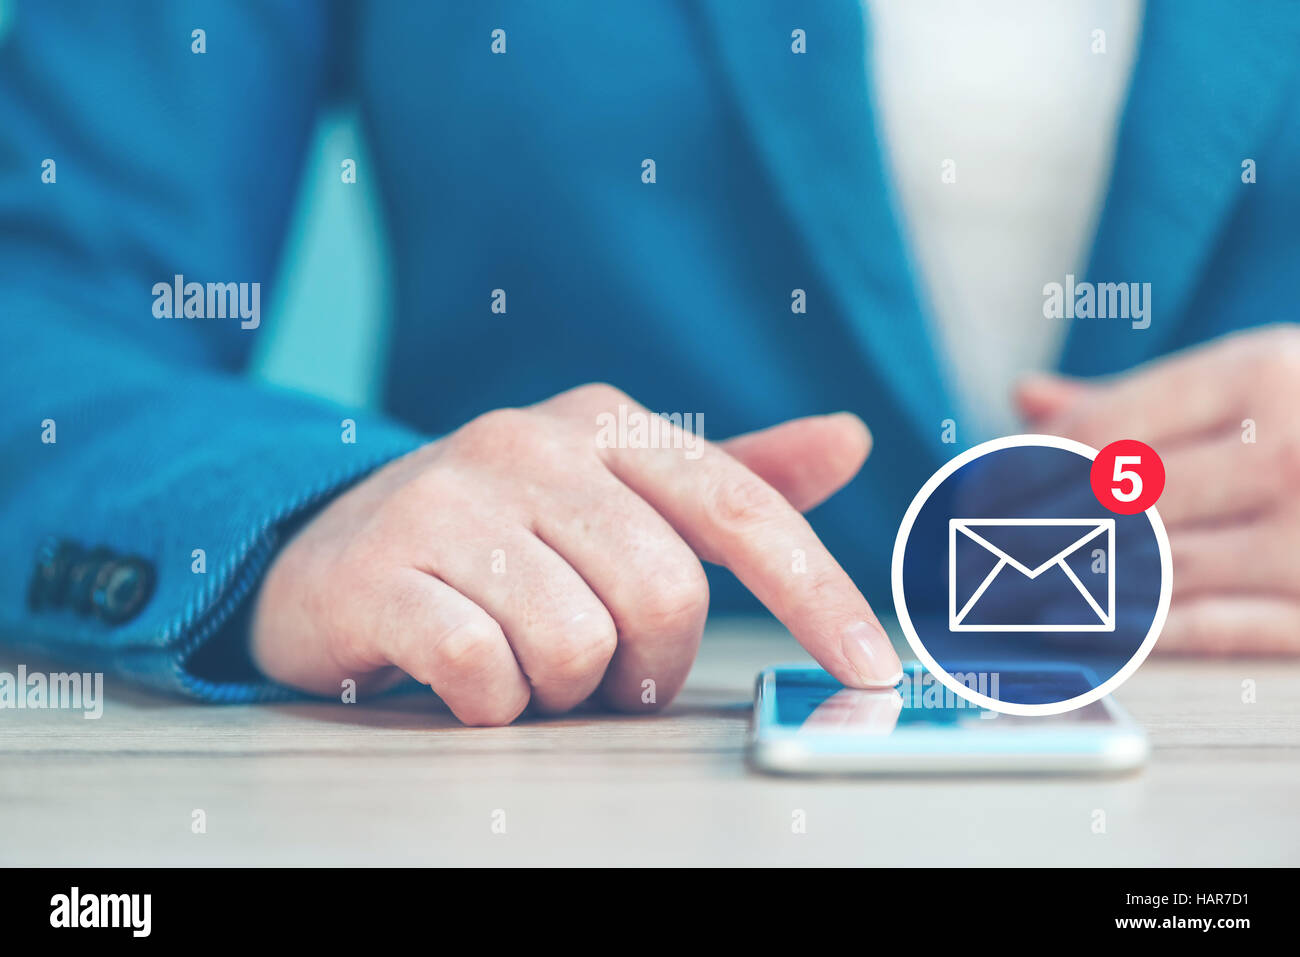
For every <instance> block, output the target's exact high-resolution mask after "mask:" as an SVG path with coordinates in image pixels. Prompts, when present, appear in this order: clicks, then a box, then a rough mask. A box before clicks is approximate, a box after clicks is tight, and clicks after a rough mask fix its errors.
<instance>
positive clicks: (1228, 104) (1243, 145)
mask: <svg viewBox="0 0 1300 957" xmlns="http://www.w3.org/2000/svg"><path fill="white" fill-rule="evenodd" d="M1297 50H1300V4H1284V3H1268V4H1264V3H1260V4H1252V5H1251V6H1250V7H1249V9H1247V8H1242V7H1239V6H1236V5H1233V4H1220V3H1215V2H1199V0H1185V2H1182V0H1180V2H1172V0H1169V2H1165V0H1150V2H1148V4H1147V9H1146V17H1145V22H1144V25H1143V37H1142V42H1141V47H1140V50H1139V53H1138V60H1137V63H1136V65H1135V68H1134V74H1133V82H1132V91H1131V93H1130V95H1129V101H1128V105H1127V108H1126V110H1125V114H1124V118H1123V121H1122V124H1121V127H1120V132H1119V137H1118V139H1117V143H1116V155H1115V165H1114V171H1113V173H1112V176H1111V185H1110V191H1109V195H1108V198H1107V201H1106V204H1105V206H1104V208H1103V213H1102V217H1101V220H1100V223H1099V225H1098V230H1097V236H1096V239H1095V242H1094V246H1093V251H1092V258H1091V261H1090V264H1089V267H1088V271H1087V278H1088V279H1089V280H1091V281H1093V282H1149V283H1151V287H1150V289H1151V300H1150V304H1149V305H1150V309H1151V311H1150V314H1149V315H1150V319H1151V325H1150V327H1149V328H1147V329H1142V330H1138V329H1134V328H1132V325H1131V324H1130V323H1129V322H1125V321H1122V320H1116V319H1075V320H1074V321H1073V326H1072V327H1071V330H1070V334H1069V336H1068V339H1067V343H1066V348H1065V352H1064V355H1063V359H1062V367H1063V369H1064V370H1065V371H1066V372H1072V373H1076V374H1083V375H1095V374H1101V373H1106V372H1111V371H1116V370H1120V369H1125V368H1128V367H1130V366H1132V365H1135V364H1137V363H1139V362H1142V361H1145V360H1147V359H1150V358H1152V357H1154V356H1156V355H1159V354H1160V353H1161V352H1162V351H1164V350H1165V349H1167V348H1169V347H1171V346H1174V345H1177V344H1179V343H1178V341H1177V337H1176V332H1177V329H1178V326H1179V322H1180V319H1181V318H1182V317H1183V316H1184V315H1185V313H1186V311H1187V308H1188V305H1189V299H1190V297H1191V296H1192V295H1193V294H1194V292H1195V288H1196V282H1197V280H1198V278H1199V276H1200V274H1201V272H1202V270H1203V269H1204V267H1205V265H1206V264H1207V262H1209V260H1210V256H1211V255H1212V252H1213V245H1214V243H1215V241H1216V238H1217V237H1218V236H1219V235H1220V234H1221V232H1222V227H1223V224H1224V222H1225V220H1226V219H1227V216H1228V214H1229V212H1230V211H1231V209H1232V207H1233V204H1234V202H1235V201H1236V199H1237V198H1238V197H1240V196H1241V195H1242V194H1241V193H1240V192H1239V191H1240V190H1243V189H1250V188H1251V187H1250V186H1247V185H1244V184H1243V183H1242V180H1241V174H1242V165H1241V164H1242V161H1243V160H1245V159H1247V158H1253V159H1257V160H1258V159H1259V157H1260V155H1261V152H1262V151H1263V148H1264V147H1266V146H1267V139H1268V136H1269V134H1270V132H1271V130H1272V123H1271V122H1270V121H1275V120H1276V117H1277V115H1278V112H1279V109H1280V108H1281V106H1282V104H1283V97H1285V96H1288V95H1293V94H1292V85H1291V84H1288V83H1287V82H1285V81H1286V79H1287V77H1288V76H1289V75H1290V74H1292V72H1293V71H1294V69H1295V67H1296V64H1297V63H1298V62H1300V54H1297ZM1260 175H1263V176H1287V175H1294V171H1292V170H1277V169H1273V170H1269V169H1261V170H1260Z"/></svg>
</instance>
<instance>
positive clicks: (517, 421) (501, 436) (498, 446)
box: [452, 408, 540, 458]
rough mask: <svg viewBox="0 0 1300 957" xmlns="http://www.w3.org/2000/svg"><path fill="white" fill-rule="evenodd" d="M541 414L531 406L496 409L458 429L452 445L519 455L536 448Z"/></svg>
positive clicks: (472, 452)
mask: <svg viewBox="0 0 1300 957" xmlns="http://www.w3.org/2000/svg"><path fill="white" fill-rule="evenodd" d="M539 425H540V422H539V419H538V416H537V415H536V414H535V413H533V412H530V411H529V410H527V409H512V408H511V409H493V410H492V411H491V412H485V413H483V414H482V415H480V416H479V417H478V418H476V419H472V420H470V421H469V422H467V423H466V424H465V425H463V426H461V428H460V429H459V430H458V431H457V432H456V434H455V435H454V436H453V439H452V445H453V446H454V447H455V448H457V449H458V450H459V451H460V452H462V453H468V454H469V455H470V456H471V457H474V458H478V457H481V456H483V455H496V454H506V455H518V454H520V453H522V452H528V451H530V450H532V449H533V448H534V447H535V446H536V444H537V442H538V439H539V438H540V430H539Z"/></svg>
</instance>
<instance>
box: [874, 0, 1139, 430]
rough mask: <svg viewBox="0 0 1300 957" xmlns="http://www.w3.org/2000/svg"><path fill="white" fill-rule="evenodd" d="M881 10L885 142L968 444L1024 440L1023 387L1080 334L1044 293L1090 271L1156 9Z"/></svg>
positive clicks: (1021, 2)
mask: <svg viewBox="0 0 1300 957" xmlns="http://www.w3.org/2000/svg"><path fill="white" fill-rule="evenodd" d="M867 8H868V11H869V12H868V15H869V17H870V28H871V37H872V50H871V56H870V59H871V65H870V68H871V70H872V74H873V76H872V79H873V81H874V86H873V88H874V90H875V98H876V107H877V111H878V114H879V123H880V134H881V139H882V142H883V144H884V149H885V152H886V160H887V163H888V165H889V167H891V168H892V174H893V178H894V183H895V187H896V189H897V193H898V201H899V203H900V204H901V210H900V212H901V216H902V219H903V230H904V234H905V236H906V238H907V240H908V243H909V246H910V252H911V255H912V259H913V262H914V263H915V265H916V267H917V272H918V275H919V278H920V280H921V282H922V283H923V284H924V288H923V289H922V290H921V292H922V296H923V300H928V306H929V312H930V314H931V318H932V321H933V322H934V324H935V329H936V331H937V333H938V335H937V337H936V338H937V339H938V341H939V343H940V344H941V345H942V351H943V353H944V356H945V358H946V360H947V365H948V381H949V382H951V383H953V385H954V386H955V390H954V391H955V393H956V398H957V399H958V400H959V401H960V402H961V404H962V406H961V411H960V413H959V414H958V416H957V421H958V430H959V432H958V434H959V437H960V441H961V442H962V444H965V443H966V442H968V441H971V440H973V439H975V438H976V437H977V436H987V435H988V434H995V433H996V434H1003V433H1010V432H1015V431H1019V423H1018V421H1017V417H1016V414H1015V411H1014V407H1013V405H1012V402H1011V388H1012V386H1013V385H1014V384H1015V381H1016V380H1017V379H1018V378H1019V377H1020V376H1021V375H1023V374H1024V373H1026V372H1029V371H1032V370H1037V369H1047V368H1051V367H1052V366H1053V365H1054V363H1055V361H1056V359H1057V356H1058V354H1059V351H1060V348H1061V344H1062V342H1063V340H1064V336H1065V332H1066V323H1065V322H1064V321H1063V320H1060V319H1045V318H1044V317H1043V286H1044V284H1046V283H1049V282H1060V283H1064V282H1065V275H1066V273H1074V274H1075V275H1076V276H1077V275H1079V274H1080V273H1082V272H1083V270H1084V268H1085V266H1086V261H1085V260H1086V258H1087V255H1088V252H1089V249H1090V246H1091V243H1092V237H1093V234H1094V232H1095V231H1096V225H1097V218H1098V215H1099V213H1100V210H1101V205H1102V201H1103V199H1104V196H1105V190H1106V186H1107V182H1108V180H1109V178H1110V167H1111V162H1112V157H1113V152H1114V143H1115V134H1116V132H1117V126H1118V120H1119V114H1120V111H1121V108H1122V106H1123V102H1124V98H1125V95H1126V93H1127V91H1128V83H1129V78H1130V75H1131V73H1132V68H1133V62H1134V59H1135V56H1136V51H1137V46H1138V37H1139V34H1140V32H1141V23H1142V2H1141V0H1054V2H1051V3H1046V2H1043V0H980V2H972V0H868V3H867ZM1098 30H1101V31H1104V34H1105V35H1104V38H1101V37H1100V36H1099V35H1098V34H1096V33H1095V31H1098ZM1103 43H1104V51H1105V52H1093V51H1094V49H1095V48H1100V45H1101V44H1103ZM949 160H951V163H950V164H949V163H947V161H949ZM945 170H947V171H948V172H949V174H950V175H948V176H947V177H945ZM945 178H947V179H953V178H955V182H945ZM1108 278H1111V279H1119V278H1123V277H1108ZM963 423H965V424H966V425H967V426H968V428H966V429H965V430H964V434H963V431H962V425H963ZM970 427H973V431H972V428H970ZM936 428H938V424H937V423H936Z"/></svg>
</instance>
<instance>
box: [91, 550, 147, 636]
mask: <svg viewBox="0 0 1300 957" xmlns="http://www.w3.org/2000/svg"><path fill="white" fill-rule="evenodd" d="M153 588H154V569H153V565H151V564H150V563H149V562H147V561H145V560H144V559H143V558H119V559H116V560H114V561H110V562H106V563H104V565H102V566H101V567H100V569H99V574H97V575H96V576H95V582H94V585H93V587H92V589H91V601H92V604H93V607H94V610H95V614H96V615H97V616H98V617H99V619H100V620H101V621H104V622H107V623H108V624H110V625H120V624H122V623H123V622H125V621H129V620H131V619H132V618H134V617H135V616H136V615H138V614H139V613H140V611H141V609H143V608H144V606H145V605H146V604H147V603H148V601H149V599H150V597H152V595H153Z"/></svg>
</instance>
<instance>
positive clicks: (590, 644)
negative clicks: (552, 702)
mask: <svg viewBox="0 0 1300 957" xmlns="http://www.w3.org/2000/svg"><path fill="white" fill-rule="evenodd" d="M617 646H618V635H617V633H616V631H615V629H614V622H613V621H612V620H611V619H610V617H609V615H607V614H604V613H602V614H600V615H595V614H590V613H589V614H587V615H585V616H583V617H582V618H581V619H579V620H577V621H573V622H570V623H569V624H568V625H566V626H565V627H563V628H560V629H557V630H556V631H555V632H554V634H552V635H551V636H550V637H549V638H548V639H546V640H545V641H544V645H543V647H544V648H545V652H544V654H543V656H542V661H541V662H540V664H539V665H538V667H537V669H536V670H537V672H538V673H537V674H534V675H532V677H533V678H534V679H538V680H542V681H550V682H557V683H568V682H576V681H582V680H585V679H589V678H590V677H591V676H592V675H593V674H600V673H603V672H604V670H605V668H606V667H607V666H608V665H609V662H610V659H611V658H613V657H614V650H615V648H617Z"/></svg>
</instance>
